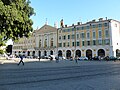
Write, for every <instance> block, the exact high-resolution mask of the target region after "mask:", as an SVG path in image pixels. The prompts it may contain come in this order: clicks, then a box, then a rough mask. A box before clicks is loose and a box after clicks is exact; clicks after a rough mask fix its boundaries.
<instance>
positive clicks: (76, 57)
mask: <svg viewBox="0 0 120 90" xmlns="http://www.w3.org/2000/svg"><path fill="white" fill-rule="evenodd" d="M75 62H76V63H78V56H77V55H76V56H75Z"/></svg>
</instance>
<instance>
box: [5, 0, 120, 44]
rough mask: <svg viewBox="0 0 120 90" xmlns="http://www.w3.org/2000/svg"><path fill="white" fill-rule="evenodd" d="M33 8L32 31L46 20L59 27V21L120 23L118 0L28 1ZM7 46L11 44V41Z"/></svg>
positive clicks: (119, 3) (68, 22) (119, 4)
mask: <svg viewBox="0 0 120 90" xmlns="http://www.w3.org/2000/svg"><path fill="white" fill-rule="evenodd" d="M30 1H31V4H30V6H31V7H33V8H34V11H35V13H36V15H33V16H32V17H31V19H32V20H33V23H34V24H33V29H34V30H36V29H37V28H41V27H42V26H43V25H44V24H45V22H46V18H47V22H48V25H50V26H54V23H55V22H56V23H57V24H58V28H59V27H60V21H61V19H63V20H64V24H66V25H68V26H71V25H72V24H77V22H82V23H86V22H87V21H91V20H93V19H96V20H98V19H99V18H104V19H105V18H106V17H107V18H108V19H115V20H118V21H120V0H30ZM7 44H13V43H12V42H11V40H9V41H8V43H7Z"/></svg>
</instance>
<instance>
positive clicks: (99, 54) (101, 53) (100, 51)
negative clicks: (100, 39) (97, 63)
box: [98, 49, 105, 57]
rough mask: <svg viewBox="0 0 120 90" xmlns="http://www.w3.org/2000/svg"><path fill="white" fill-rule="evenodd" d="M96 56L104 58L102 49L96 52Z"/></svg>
mask: <svg viewBox="0 0 120 90" xmlns="http://www.w3.org/2000/svg"><path fill="white" fill-rule="evenodd" d="M98 56H101V57H104V56H105V51H104V49H99V50H98Z"/></svg>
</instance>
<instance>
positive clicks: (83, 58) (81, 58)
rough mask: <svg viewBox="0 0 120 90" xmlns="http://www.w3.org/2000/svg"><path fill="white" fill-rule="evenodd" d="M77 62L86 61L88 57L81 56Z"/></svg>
mask: <svg viewBox="0 0 120 90" xmlns="http://www.w3.org/2000/svg"><path fill="white" fill-rule="evenodd" d="M78 60H88V57H85V56H81V57H79V58H78Z"/></svg>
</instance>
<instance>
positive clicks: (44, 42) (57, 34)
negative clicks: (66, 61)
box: [13, 18, 120, 58]
mask: <svg viewBox="0 0 120 90" xmlns="http://www.w3.org/2000/svg"><path fill="white" fill-rule="evenodd" d="M60 25H61V27H60V28H56V27H52V26H49V25H47V24H45V25H44V26H42V27H41V28H40V29H38V30H34V32H33V33H32V36H31V37H30V38H22V39H20V40H19V42H16V43H14V45H13V52H14V53H15V54H19V53H21V52H22V53H24V55H26V56H49V55H58V56H64V57H66V58H70V57H73V58H74V57H75V56H76V55H77V56H79V57H80V56H86V57H88V58H92V57H94V56H101V57H104V56H120V39H119V38H120V22H119V21H116V20H113V19H107V18H106V19H103V18H100V19H99V20H92V21H89V22H86V23H84V24H82V22H78V23H77V25H74V24H73V25H71V26H67V25H64V22H63V19H62V20H61V23H60ZM55 26H56V25H55Z"/></svg>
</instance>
